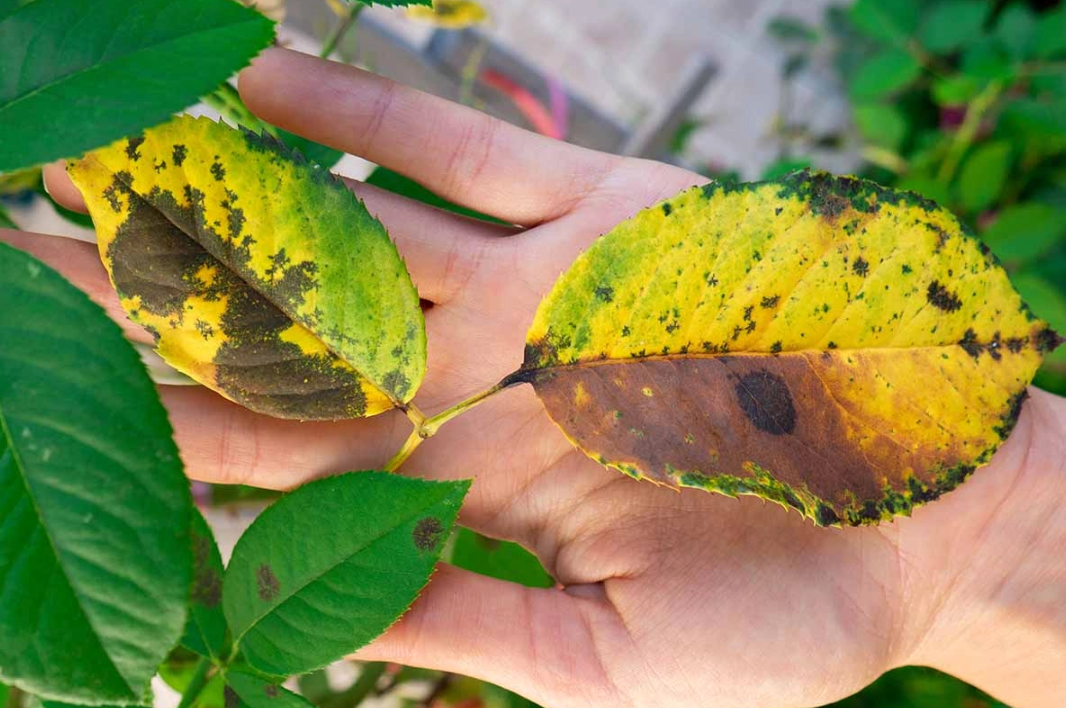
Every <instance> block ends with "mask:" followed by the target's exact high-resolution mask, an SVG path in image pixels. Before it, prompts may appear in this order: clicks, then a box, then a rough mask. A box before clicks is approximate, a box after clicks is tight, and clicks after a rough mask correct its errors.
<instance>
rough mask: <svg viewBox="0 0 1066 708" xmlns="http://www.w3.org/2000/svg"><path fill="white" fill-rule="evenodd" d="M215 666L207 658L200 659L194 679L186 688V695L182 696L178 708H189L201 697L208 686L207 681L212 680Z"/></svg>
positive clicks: (190, 680)
mask: <svg viewBox="0 0 1066 708" xmlns="http://www.w3.org/2000/svg"><path fill="white" fill-rule="evenodd" d="M213 666H214V664H212V663H211V660H210V659H208V658H207V657H200V661H199V663H197V664H196V670H195V671H194V672H193V675H192V678H191V679H189V685H188V686H186V687H185V693H184V694H182V696H181V703H179V704H178V708H189V706H191V705H192V704H193V703H195V702H196V699H197V698H199V697H200V694H201V693H202V692H203V690H204V687H205V686H207V681H208V679H209V678H210V676H209V673H210V671H211V668H212V667H213Z"/></svg>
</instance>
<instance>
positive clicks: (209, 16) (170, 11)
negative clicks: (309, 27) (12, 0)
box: [0, 0, 274, 171]
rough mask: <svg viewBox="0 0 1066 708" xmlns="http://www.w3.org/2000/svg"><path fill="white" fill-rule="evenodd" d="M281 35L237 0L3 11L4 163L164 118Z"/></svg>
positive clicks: (111, 0)
mask: <svg viewBox="0 0 1066 708" xmlns="http://www.w3.org/2000/svg"><path fill="white" fill-rule="evenodd" d="M273 38H274V25H273V23H272V22H270V20H268V19H266V18H265V17H263V16H262V15H260V14H259V13H257V12H255V11H253V10H249V9H247V8H244V7H241V5H239V4H238V3H235V2H231V1H230V0H137V2H129V0H95V1H94V2H84V1H83V0H44V1H43V2H40V1H39V2H31V3H29V4H26V5H25V6H23V7H20V8H19V9H17V10H15V11H14V12H13V13H12V14H10V15H8V16H7V17H4V18H3V19H2V20H0V135H3V136H4V139H3V141H0V171H10V170H14V169H17V168H19V167H27V166H30V165H34V164H39V163H42V162H47V161H48V160H54V159H56V158H59V157H67V156H71V155H77V154H78V153H81V152H83V151H85V150H88V149H90V148H95V147H98V146H100V145H104V144H106V143H108V142H110V141H112V140H115V139H116V138H119V137H121V136H123V135H128V134H130V133H132V132H133V131H135V130H140V129H142V128H144V127H146V126H149V125H153V124H155V123H159V122H162V121H165V120H167V119H168V118H169V117H170V115H171V114H173V113H174V112H175V111H179V110H181V109H183V108H185V107H186V106H188V105H190V104H192V103H195V102H196V99H197V97H198V96H201V95H203V94H205V93H208V92H210V91H211V90H212V89H214V88H215V87H216V86H218V85H219V84H220V83H222V82H223V81H225V80H226V78H228V77H229V76H230V75H231V74H233V73H234V72H236V71H237V70H238V69H240V68H241V67H243V66H245V65H246V64H247V63H248V61H249V60H250V59H251V58H252V57H253V56H255V55H256V54H257V53H258V52H259V51H260V50H261V49H263V48H264V47H266V46H267V45H268V44H269V43H270V41H271V40H272V39H273ZM164 77H165V78H164ZM42 116H47V122H48V127H47V129H42V125H41V117H42Z"/></svg>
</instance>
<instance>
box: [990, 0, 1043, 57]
mask: <svg viewBox="0 0 1066 708" xmlns="http://www.w3.org/2000/svg"><path fill="white" fill-rule="evenodd" d="M992 34H993V36H994V37H995V38H996V40H997V41H998V42H999V45H1000V46H1001V47H1003V48H1004V49H1005V50H1006V51H1007V53H1008V54H1009V55H1010V56H1011V57H1013V58H1014V59H1015V60H1016V61H1021V60H1023V59H1025V58H1027V57H1029V56H1031V55H1032V53H1033V46H1034V44H1035V40H1036V15H1035V14H1034V13H1033V11H1032V10H1030V9H1029V8H1028V7H1027V6H1026V5H1024V4H1021V3H1014V4H1013V5H1009V6H1008V7H1007V8H1006V9H1005V10H1003V12H1002V14H1000V16H999V19H998V20H996V26H995V28H994V30H993V32H992Z"/></svg>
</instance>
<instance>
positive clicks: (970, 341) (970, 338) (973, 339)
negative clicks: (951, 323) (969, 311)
mask: <svg viewBox="0 0 1066 708" xmlns="http://www.w3.org/2000/svg"><path fill="white" fill-rule="evenodd" d="M959 346H960V347H962V349H963V351H965V352H966V353H967V354H969V355H970V356H972V357H973V358H974V359H976V358H977V357H979V356H980V355H981V352H982V351H984V349H985V347H984V345H983V344H981V343H980V342H978V341H977V333H976V332H974V331H973V330H972V329H968V330H966V332H965V334H963V335H962V339H960V340H959Z"/></svg>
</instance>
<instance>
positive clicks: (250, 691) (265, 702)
mask: <svg viewBox="0 0 1066 708" xmlns="http://www.w3.org/2000/svg"><path fill="white" fill-rule="evenodd" d="M225 696H226V701H225V703H226V706H227V707H228V708H237V706H240V707H241V708H314V705H313V704H311V703H310V702H309V701H307V700H306V699H305V698H303V697H301V696H298V695H296V694H295V693H293V692H292V691H289V690H288V689H285V688H282V687H281V686H278V685H277V684H273V683H270V682H268V681H264V680H263V679H261V678H260V677H258V676H255V675H254V674H250V673H245V672H243V671H233V670H230V671H227V672H226V689H225Z"/></svg>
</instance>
